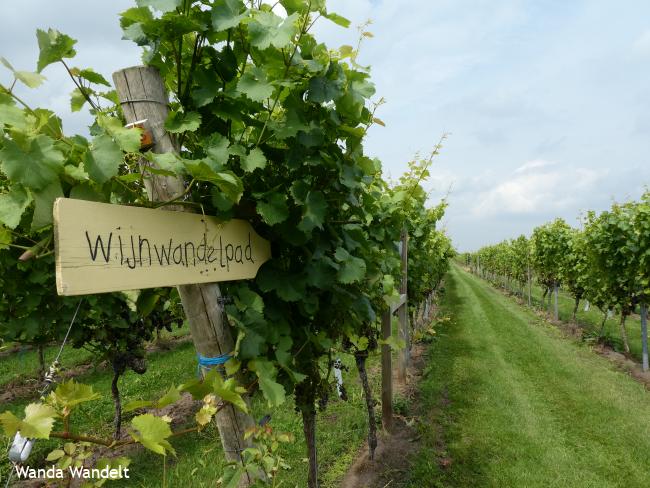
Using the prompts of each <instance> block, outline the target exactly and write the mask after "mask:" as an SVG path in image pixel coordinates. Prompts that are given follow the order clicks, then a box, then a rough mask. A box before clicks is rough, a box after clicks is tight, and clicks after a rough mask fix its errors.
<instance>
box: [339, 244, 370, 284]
mask: <svg viewBox="0 0 650 488" xmlns="http://www.w3.org/2000/svg"><path fill="white" fill-rule="evenodd" d="M334 257H335V258H336V260H337V261H339V263H341V267H340V268H339V270H338V273H337V275H336V276H337V278H338V280H339V281H340V282H341V283H344V284H350V283H355V282H357V281H361V280H362V279H363V277H364V276H365V275H366V262H365V261H364V260H363V259H361V258H356V257H354V256H352V255H350V253H348V252H347V251H346V250H345V249H343V248H342V247H339V248H337V249H336V253H335V255H334Z"/></svg>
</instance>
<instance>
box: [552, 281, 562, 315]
mask: <svg viewBox="0 0 650 488" xmlns="http://www.w3.org/2000/svg"><path fill="white" fill-rule="evenodd" d="M559 289H560V287H559V286H558V284H557V281H556V282H555V283H554V286H553V297H554V305H555V307H554V310H553V317H554V318H555V320H560V313H559V310H558V299H559V297H558V295H559V293H560V292H559Z"/></svg>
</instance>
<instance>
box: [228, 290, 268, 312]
mask: <svg viewBox="0 0 650 488" xmlns="http://www.w3.org/2000/svg"><path fill="white" fill-rule="evenodd" d="M235 305H236V306H237V308H238V309H239V310H242V311H245V310H246V309H248V308H251V309H253V310H255V311H256V312H258V313H262V312H263V311H264V300H262V297H261V296H259V295H258V294H257V293H255V292H254V291H252V290H251V289H250V288H240V289H239V291H238V293H237V296H236V297H235Z"/></svg>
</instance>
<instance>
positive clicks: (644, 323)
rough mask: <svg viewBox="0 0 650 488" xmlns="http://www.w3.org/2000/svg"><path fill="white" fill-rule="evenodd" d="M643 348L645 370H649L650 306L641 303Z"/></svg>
mask: <svg viewBox="0 0 650 488" xmlns="http://www.w3.org/2000/svg"><path fill="white" fill-rule="evenodd" d="M641 349H642V351H643V371H648V306H647V305H646V304H645V303H642V304H641Z"/></svg>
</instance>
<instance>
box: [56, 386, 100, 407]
mask: <svg viewBox="0 0 650 488" xmlns="http://www.w3.org/2000/svg"><path fill="white" fill-rule="evenodd" d="M51 397H52V398H53V400H54V401H55V402H56V404H57V405H61V406H62V407H67V408H71V407H74V406H75V405H79V404H80V403H85V402H90V401H93V400H96V399H98V398H101V395H100V394H99V393H95V392H94V391H93V387H92V386H90V385H84V384H82V383H77V382H76V381H75V380H69V381H66V382H63V383H61V384H60V385H59V386H57V387H56V390H54V392H52V393H51Z"/></svg>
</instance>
